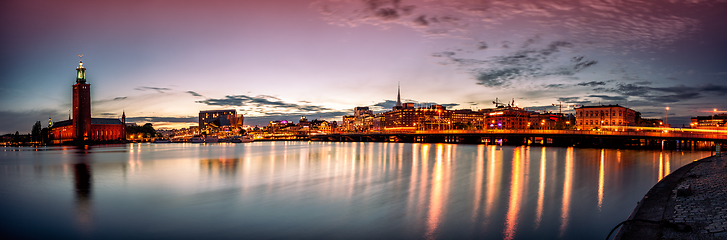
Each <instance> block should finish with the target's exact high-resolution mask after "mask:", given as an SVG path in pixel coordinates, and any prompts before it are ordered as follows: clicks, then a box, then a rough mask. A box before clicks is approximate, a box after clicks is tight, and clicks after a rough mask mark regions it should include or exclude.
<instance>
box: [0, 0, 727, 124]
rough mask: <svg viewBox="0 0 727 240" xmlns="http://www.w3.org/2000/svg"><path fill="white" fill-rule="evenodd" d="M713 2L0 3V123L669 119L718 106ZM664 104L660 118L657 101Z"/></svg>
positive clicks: (725, 64) (721, 15)
mask: <svg viewBox="0 0 727 240" xmlns="http://www.w3.org/2000/svg"><path fill="white" fill-rule="evenodd" d="M725 13H727V0H714V1H706V0H670V1H652V0H631V1H628V0H567V1H566V0H563V1H534V0H503V1H500V0H485V1H481V0H478V1H475V0H449V1H446V0H441V1H425V0H421V1H409V0H355V1H348V0H309V1H306V0H280V1H275V0H271V1H216V0H211V1H180V0H174V1H43V0H23V1H15V0H5V1H1V2H0V21H1V23H2V24H0V33H1V35H0V36H1V38H0V51H1V54H0V66H1V67H0V68H2V71H1V72H0V133H14V132H15V131H19V132H20V133H28V132H30V130H31V129H32V125H33V124H34V123H35V121H41V123H43V124H44V125H45V124H46V123H47V121H48V117H51V118H52V119H53V121H60V120H65V119H68V115H69V111H70V109H71V102H72V96H71V92H72V85H73V84H75V74H76V72H75V71H76V70H75V68H76V67H77V66H78V62H79V60H80V59H79V57H78V55H80V54H83V55H84V56H83V63H84V66H85V67H86V69H87V70H86V78H87V81H88V83H89V84H91V99H92V105H91V107H92V112H93V113H92V116H93V117H99V118H120V117H121V114H122V112H125V113H126V116H127V122H136V123H138V124H144V123H147V122H150V123H152V124H154V126H155V127H157V128H178V127H185V126H190V125H196V124H197V115H198V113H199V111H201V110H218V109H237V110H238V113H241V114H243V115H244V116H245V124H246V125H253V126H254V125H260V126H263V125H267V122H269V121H271V120H293V121H295V122H297V120H298V119H299V118H300V117H301V116H306V117H307V118H308V119H326V120H337V121H340V120H341V118H340V117H341V116H342V115H347V114H352V112H353V108H354V107H359V106H369V107H371V108H372V109H373V110H374V111H376V112H381V111H385V110H387V109H390V108H391V107H392V106H393V105H394V104H395V101H396V94H397V85H400V86H401V96H402V100H403V101H404V102H414V103H417V106H428V105H431V104H443V105H445V106H447V107H448V109H474V110H477V109H484V108H492V107H494V105H493V104H492V102H493V101H494V100H495V99H499V100H500V101H503V102H511V101H513V100H514V101H515V103H516V104H517V105H518V106H520V107H527V108H528V109H532V110H547V111H556V112H557V111H558V110H559V109H558V107H556V106H553V104H562V106H563V110H564V111H566V110H571V111H572V109H573V105H598V104H619V105H622V106H627V107H629V108H632V109H634V110H636V111H639V112H641V113H642V116H643V117H646V118H660V119H664V118H665V117H666V114H668V123H670V124H672V125H674V126H680V125H681V124H686V125H687V126H688V124H689V119H690V118H691V117H694V116H707V115H711V114H713V113H714V111H715V109H716V110H717V112H718V113H725V112H727V32H725V31H724V29H727V14H725ZM666 107H669V110H668V111H666Z"/></svg>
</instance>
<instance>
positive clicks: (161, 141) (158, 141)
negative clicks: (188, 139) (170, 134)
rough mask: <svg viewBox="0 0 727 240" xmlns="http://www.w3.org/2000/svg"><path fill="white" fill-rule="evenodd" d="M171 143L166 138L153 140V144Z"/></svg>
mask: <svg viewBox="0 0 727 240" xmlns="http://www.w3.org/2000/svg"><path fill="white" fill-rule="evenodd" d="M171 142H172V141H171V140H169V139H167V138H157V139H154V143H171Z"/></svg>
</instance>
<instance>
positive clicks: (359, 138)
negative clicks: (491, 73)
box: [308, 127, 727, 149]
mask: <svg viewBox="0 0 727 240" xmlns="http://www.w3.org/2000/svg"><path fill="white" fill-rule="evenodd" d="M308 138H309V139H310V140H312V141H355V142H412V143H414V142H422V143H487V144H515V145H521V144H527V145H530V144H541V145H560V146H584V147H588V146H594V147H596V146H616V147H622V146H623V147H629V146H632V147H662V148H700V149H701V148H710V147H712V146H714V144H717V143H721V144H727V131H725V130H703V129H680V128H645V127H604V128H602V129H601V130H594V131H588V130H533V129H511V130H441V131H436V130H435V131H381V132H361V133H328V134H311V135H309V136H308Z"/></svg>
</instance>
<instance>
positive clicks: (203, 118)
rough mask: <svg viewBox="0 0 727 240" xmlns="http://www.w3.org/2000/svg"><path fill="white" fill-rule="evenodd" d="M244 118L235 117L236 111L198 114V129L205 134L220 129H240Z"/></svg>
mask: <svg viewBox="0 0 727 240" xmlns="http://www.w3.org/2000/svg"><path fill="white" fill-rule="evenodd" d="M244 120H245V117H244V116H242V115H240V116H239V117H238V116H237V110H235V109H226V110H207V111H200V112H199V129H200V131H206V132H217V131H219V130H220V129H221V128H236V127H241V126H242V125H243V123H244Z"/></svg>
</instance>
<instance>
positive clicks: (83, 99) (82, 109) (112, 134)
mask: <svg viewBox="0 0 727 240" xmlns="http://www.w3.org/2000/svg"><path fill="white" fill-rule="evenodd" d="M72 112H73V118H70V116H69V119H68V120H65V121H60V122H56V123H53V124H51V125H52V126H51V127H50V139H51V142H52V143H54V144H61V143H65V142H99V141H123V140H125V139H126V114H125V113H122V115H121V120H119V119H114V118H91V84H88V83H86V68H85V67H83V61H80V62H79V63H78V67H77V68H76V84H74V85H73V109H72ZM49 121H50V119H49Z"/></svg>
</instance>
